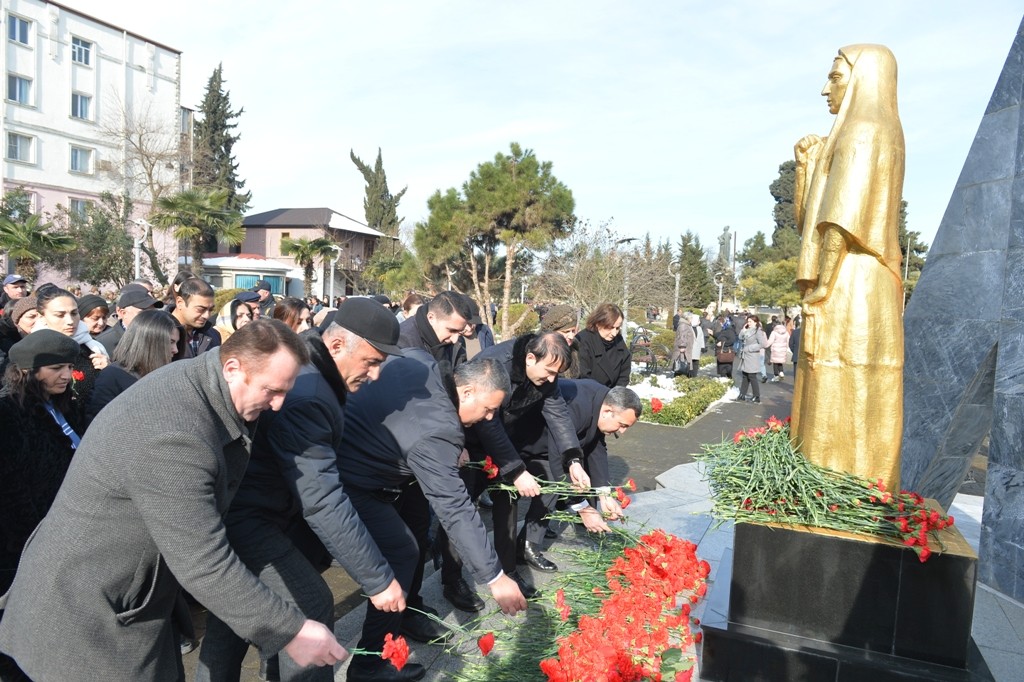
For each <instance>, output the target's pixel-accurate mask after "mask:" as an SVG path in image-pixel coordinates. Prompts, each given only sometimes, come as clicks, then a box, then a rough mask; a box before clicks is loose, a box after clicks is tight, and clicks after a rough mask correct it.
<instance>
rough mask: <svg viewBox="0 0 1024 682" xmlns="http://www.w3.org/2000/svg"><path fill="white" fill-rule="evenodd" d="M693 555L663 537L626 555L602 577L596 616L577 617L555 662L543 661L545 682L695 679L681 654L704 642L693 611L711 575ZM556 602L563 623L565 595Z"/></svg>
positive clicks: (690, 548) (647, 539) (652, 537)
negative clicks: (693, 621)
mask: <svg viewBox="0 0 1024 682" xmlns="http://www.w3.org/2000/svg"><path fill="white" fill-rule="evenodd" d="M696 549H697V547H696V545H694V544H693V543H692V542H688V541H686V540H681V539H679V538H677V537H676V536H674V535H671V534H669V533H666V532H665V531H662V530H656V531H654V532H652V533H649V534H647V535H644V536H642V537H641V538H640V541H639V543H638V544H637V545H636V546H633V547H627V548H626V549H624V550H623V552H622V555H621V556H619V557H618V558H616V559H615V561H614V562H613V563H612V565H611V566H610V567H609V568H608V570H607V571H606V573H605V575H606V577H607V581H608V586H607V589H602V588H600V587H594V588H593V591H594V593H595V594H597V595H599V596H601V597H602V598H603V602H602V604H601V607H600V609H599V611H598V612H597V613H596V614H595V615H583V616H580V618H579V622H578V626H577V629H576V630H575V631H574V632H572V633H571V634H569V635H568V636H566V637H562V638H560V639H559V640H558V656H557V657H556V658H548V659H545V660H543V661H541V663H540V668H541V671H542V672H543V673H544V674H545V675H547V679H548V680H549V681H551V682H573V681H578V680H607V681H608V682H613V681H615V682H618V681H623V682H625V681H628V680H662V679H674V680H680V681H684V680H690V679H691V676H692V675H693V666H694V663H695V661H694V659H693V657H692V656H684V655H683V651H682V650H683V649H684V648H685V647H689V646H690V645H691V644H692V643H693V642H694V641H698V642H699V641H700V634H699V633H698V634H697V635H696V636H694V635H692V634H691V633H690V604H695V603H697V602H698V601H699V600H700V598H701V597H702V596H703V595H704V593H705V591H706V590H707V586H706V583H705V580H706V579H707V576H708V573H709V572H710V570H711V568H710V566H709V565H708V563H707V562H706V561H701V560H699V559H698V558H697V555H696ZM680 596H682V597H683V603H682V605H680V604H679V603H678V602H679V598H680ZM555 599H556V603H555V605H556V608H558V610H559V613H560V616H561V618H562V620H566V619H567V618H568V617H569V615H570V612H571V609H570V607H569V605H568V604H566V603H565V596H564V593H563V592H562V591H561V590H560V591H559V592H558V593H557V594H556V597H555ZM666 676H668V677H666Z"/></svg>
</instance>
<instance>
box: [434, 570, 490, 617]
mask: <svg viewBox="0 0 1024 682" xmlns="http://www.w3.org/2000/svg"><path fill="white" fill-rule="evenodd" d="M444 598H445V599H447V600H448V601H449V602H450V603H451V605H452V606H454V607H455V608H457V609H459V610H460V611H469V612H471V613H475V612H477V611H483V610H484V600H483V599H481V598H480V597H479V596H477V593H476V592H474V591H473V590H472V589H471V588H470V587H469V584H468V583H467V582H466V581H465V580H463V579H462V578H459V580H458V582H456V583H455V584H454V585H445V586H444Z"/></svg>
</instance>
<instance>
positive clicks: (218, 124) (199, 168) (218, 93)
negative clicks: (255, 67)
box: [192, 64, 252, 213]
mask: <svg viewBox="0 0 1024 682" xmlns="http://www.w3.org/2000/svg"><path fill="white" fill-rule="evenodd" d="M222 69H223V65H222V64H218V65H217V68H216V69H214V71H213V74H212V75H211V76H210V80H209V81H208V82H207V84H206V94H205V95H204V97H203V103H202V104H201V105H200V106H199V117H198V119H197V120H196V124H195V137H194V140H195V141H194V143H193V144H194V149H193V152H194V154H193V161H194V164H195V167H194V170H193V174H192V184H193V186H194V187H195V188H197V189H201V190H204V191H207V192H210V191H214V190H218V189H223V190H227V192H228V201H227V206H226V208H228V209H229V210H232V211H237V212H239V213H245V211H246V209H248V208H249V202H250V200H251V199H252V192H245V191H244V189H245V181H244V180H240V179H239V178H238V164H237V163H235V157H234V153H233V151H232V148H233V147H234V145H235V143H236V142H238V140H239V138H240V137H241V136H240V135H237V134H235V133H234V132H232V131H234V130H235V128H237V127H238V124H237V123H234V121H235V120H236V119H237V118H238V117H239V116H241V115H242V114H243V113H244V111H245V109H239V110H238V111H233V110H232V109H231V99H230V93H229V92H225V90H224V79H223V74H222Z"/></svg>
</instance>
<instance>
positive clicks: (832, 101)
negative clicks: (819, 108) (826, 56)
mask: <svg viewBox="0 0 1024 682" xmlns="http://www.w3.org/2000/svg"><path fill="white" fill-rule="evenodd" d="M852 76H853V65H852V64H850V62H848V61H846V57H844V56H843V54H842V52H840V53H839V55H838V56H837V57H836V58H835V60H833V62H832V68H831V69H830V70H829V72H828V80H826V81H825V87H824V88H822V89H821V94H822V96H823V97H825V98H826V100H827V101H828V111H829V113H831V114H838V113H839V107H841V106H842V104H843V100H844V99H846V89H847V88H848V87H850V78H851V77H852Z"/></svg>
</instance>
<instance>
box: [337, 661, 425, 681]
mask: <svg viewBox="0 0 1024 682" xmlns="http://www.w3.org/2000/svg"><path fill="white" fill-rule="evenodd" d="M352 659H353V660H352V663H350V664H349V666H348V677H347V678H346V679H348V681H349V682H405V681H406V680H410V681H411V680H422V679H423V676H424V675H426V674H427V669H426V668H424V667H423V666H422V665H420V664H419V663H406V664H405V665H404V666H402V669H401V670H398V669H397V668H395V666H394V665H392V664H391V662H390V661H385V660H383V659H381V658H374V657H372V656H353V657H352Z"/></svg>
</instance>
